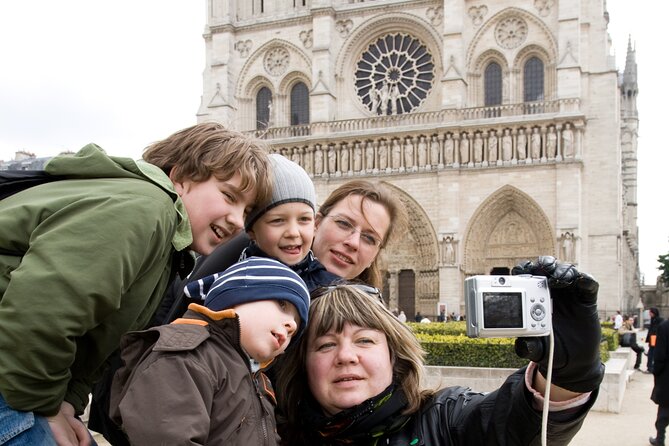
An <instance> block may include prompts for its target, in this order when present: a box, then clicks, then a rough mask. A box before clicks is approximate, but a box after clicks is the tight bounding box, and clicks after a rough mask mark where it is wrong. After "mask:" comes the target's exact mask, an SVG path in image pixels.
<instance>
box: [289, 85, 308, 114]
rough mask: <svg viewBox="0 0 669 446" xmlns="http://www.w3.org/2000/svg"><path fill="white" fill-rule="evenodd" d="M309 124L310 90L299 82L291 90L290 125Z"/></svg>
mask: <svg viewBox="0 0 669 446" xmlns="http://www.w3.org/2000/svg"><path fill="white" fill-rule="evenodd" d="M302 124H309V90H308V89H307V86H306V85H304V83H303V82H298V83H297V84H295V85H294V86H293V88H292V89H291V90H290V125H302Z"/></svg>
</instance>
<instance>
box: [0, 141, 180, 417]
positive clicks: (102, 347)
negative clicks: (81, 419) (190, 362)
mask: <svg viewBox="0 0 669 446" xmlns="http://www.w3.org/2000/svg"><path fill="white" fill-rule="evenodd" d="M45 170H46V171H47V172H48V173H50V174H53V175H59V176H64V177H66V179H65V180H62V181H55V182H52V183H47V184H43V185H40V186H35V187H31V188H29V189H26V190H24V191H22V192H19V193H17V194H15V195H13V196H10V197H8V198H6V199H4V200H1V201H0V394H2V396H3V397H4V399H5V400H6V401H7V403H8V404H9V405H10V406H11V407H12V408H13V409H15V410H21V411H34V412H36V413H38V414H40V415H47V416H48V415H53V414H55V413H57V412H58V410H59V407H60V404H61V403H62V402H63V400H65V401H68V402H69V403H71V404H72V405H73V406H74V407H75V410H76V411H77V413H81V412H83V409H84V408H85V406H86V404H87V402H88V395H89V393H90V388H91V385H92V382H93V380H94V379H96V378H97V377H98V376H99V375H100V373H101V372H102V367H103V366H104V363H105V360H106V358H107V357H108V356H109V354H110V353H112V352H113V351H114V350H115V349H116V348H117V347H118V345H119V340H120V338H121V336H122V335H123V334H124V333H125V332H127V331H129V330H136V329H140V328H144V326H146V324H147V323H148V322H149V320H150V318H151V315H152V314H153V312H154V310H155V309H156V307H157V306H158V303H159V301H160V299H161V297H162V295H163V293H164V291H165V289H166V288H167V286H168V282H169V280H170V275H171V267H172V265H171V263H172V257H173V254H174V253H175V252H176V251H182V250H184V249H186V248H187V247H188V246H190V244H191V243H192V235H191V230H190V223H189V221H188V218H187V214H186V211H185V208H184V206H183V203H182V202H181V199H180V198H179V197H178V195H177V193H176V192H175V190H174V188H173V186H172V182H171V181H170V179H169V178H168V177H167V175H165V173H163V172H162V171H161V170H160V169H159V168H158V167H156V166H153V165H151V164H148V163H146V162H143V161H133V160H131V159H129V158H116V157H110V156H107V155H106V154H105V153H104V151H102V149H100V148H99V147H97V146H96V145H94V144H89V145H87V146H85V147H84V148H83V149H81V150H80V151H79V152H78V153H77V154H76V155H74V156H72V155H69V156H59V157H56V158H53V159H52V160H51V161H50V162H49V163H48V164H47V166H46V168H45Z"/></svg>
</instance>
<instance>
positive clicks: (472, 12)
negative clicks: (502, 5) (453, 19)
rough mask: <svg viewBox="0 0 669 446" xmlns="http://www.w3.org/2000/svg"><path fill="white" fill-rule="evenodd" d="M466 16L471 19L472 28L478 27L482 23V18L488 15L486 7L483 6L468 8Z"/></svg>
mask: <svg viewBox="0 0 669 446" xmlns="http://www.w3.org/2000/svg"><path fill="white" fill-rule="evenodd" d="M467 14H469V17H470V18H471V19H472V23H473V24H474V26H479V25H480V24H481V23H483V18H484V17H485V16H486V14H488V7H487V6H485V5H481V6H472V7H471V8H469V11H467Z"/></svg>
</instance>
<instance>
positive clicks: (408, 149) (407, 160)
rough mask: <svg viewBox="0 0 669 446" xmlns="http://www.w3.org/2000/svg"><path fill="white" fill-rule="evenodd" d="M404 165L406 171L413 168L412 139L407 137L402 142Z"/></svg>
mask: <svg viewBox="0 0 669 446" xmlns="http://www.w3.org/2000/svg"><path fill="white" fill-rule="evenodd" d="M404 165H405V166H406V168H407V169H410V168H412V167H413V138H412V137H411V136H407V137H406V139H405V140H404Z"/></svg>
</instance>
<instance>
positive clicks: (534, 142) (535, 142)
mask: <svg viewBox="0 0 669 446" xmlns="http://www.w3.org/2000/svg"><path fill="white" fill-rule="evenodd" d="M530 144H531V146H530V154H531V155H532V159H535V160H538V159H539V158H541V135H540V134H539V129H538V128H537V127H534V128H533V129H532V137H531V138H530Z"/></svg>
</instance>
